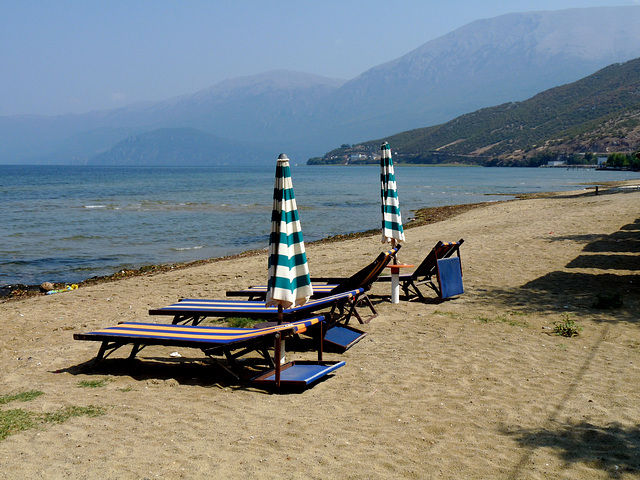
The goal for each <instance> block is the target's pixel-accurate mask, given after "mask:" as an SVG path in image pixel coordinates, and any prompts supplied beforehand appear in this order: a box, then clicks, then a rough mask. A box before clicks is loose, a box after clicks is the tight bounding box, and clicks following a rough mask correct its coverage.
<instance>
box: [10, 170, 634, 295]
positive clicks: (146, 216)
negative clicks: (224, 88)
mask: <svg viewBox="0 0 640 480" xmlns="http://www.w3.org/2000/svg"><path fill="white" fill-rule="evenodd" d="M395 170H396V180H397V182H398V195H399V198H400V205H401V209H402V214H403V219H404V220H405V223H406V221H407V220H408V219H409V218H411V217H412V212H413V211H415V210H417V209H419V208H423V207H434V206H442V205H455V204H463V203H475V202H487V201H498V200H503V199H505V198H509V197H502V196H494V195H496V194H499V195H515V194H518V193H531V192H543V191H562V190H573V189H576V188H581V184H584V183H588V182H604V181H611V180H624V179H637V178H640V174H638V173H637V172H608V171H594V170H567V169H560V168H553V169H551V168H535V169H529V168H481V167H469V168H456V167H403V166H399V167H398V166H396V169H395ZM291 172H292V178H293V186H294V190H295V195H296V200H297V203H298V209H299V213H300V221H301V223H302V228H303V232H304V237H305V241H307V242H311V241H314V240H318V239H321V238H325V237H329V236H332V235H336V234H342V233H349V232H356V231H364V230H369V229H374V228H378V227H379V225H380V222H381V219H380V183H379V182H380V180H379V168H378V167H375V166H371V167H333V166H315V167H310V166H300V167H296V166H293V167H292V169H291ZM274 174H275V161H274V166H273V167H193V168H161V167H156V168H147V167H139V168H138V167H77V166H9V165H5V166H2V165H0V202H1V205H2V209H1V211H0V212H1V213H0V218H1V219H2V222H1V223H2V227H3V234H2V236H1V237H0V285H9V284H17V283H24V284H40V283H42V282H44V281H51V282H78V281H81V280H84V279H86V278H90V277H93V276H96V275H109V274H112V273H114V272H116V271H118V270H120V269H122V268H139V267H141V266H143V265H150V264H163V263H177V262H186V261H191V260H200V259H205V258H212V257H220V256H225V255H230V254H234V253H239V252H242V251H246V250H251V249H258V248H266V247H267V246H268V234H269V229H270V215H271V205H272V194H273V184H274ZM265 269H266V267H265Z"/></svg>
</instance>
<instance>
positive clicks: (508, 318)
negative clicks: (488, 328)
mask: <svg viewBox="0 0 640 480" xmlns="http://www.w3.org/2000/svg"><path fill="white" fill-rule="evenodd" d="M518 316H522V314H519V313H507V314H505V315H500V316H499V317H497V318H489V317H483V316H479V317H476V319H477V320H478V321H479V322H480V323H506V324H507V325H511V326H512V327H520V328H528V327H530V326H531V325H529V322H527V321H526V320H519V319H517V318H514V317H518Z"/></svg>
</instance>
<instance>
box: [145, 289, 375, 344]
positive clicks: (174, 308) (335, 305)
mask: <svg viewBox="0 0 640 480" xmlns="http://www.w3.org/2000/svg"><path fill="white" fill-rule="evenodd" d="M363 303H364V304H365V305H366V306H368V307H370V308H371V309H373V305H372V304H371V301H370V300H369V298H368V297H367V296H366V294H365V291H364V289H363V288H359V289H356V290H351V291H349V292H342V293H338V294H336V295H330V296H328V297H323V298H317V299H311V300H309V301H308V302H307V303H305V304H304V305H301V306H297V307H291V308H285V309H283V310H282V312H281V316H279V314H280V312H278V309H277V307H267V306H266V305H265V302H264V301H252V300H205V299H189V298H185V299H182V300H180V301H179V302H177V303H174V304H173V305H169V306H167V307H163V308H158V309H153V310H149V314H150V315H172V316H173V324H187V323H190V324H192V325H198V324H200V323H201V322H202V321H203V320H204V319H205V318H207V317H244V318H254V319H262V320H264V321H265V323H263V324H261V325H266V324H269V323H272V322H293V321H295V320H298V319H300V318H304V317H307V316H309V315H313V314H314V313H315V312H319V311H324V312H326V313H325V318H326V324H327V326H326V330H327V333H326V338H325V342H326V344H327V346H329V347H330V348H332V349H333V350H335V351H338V352H344V351H346V350H348V349H349V348H350V347H351V346H352V345H353V344H355V343H356V342H358V341H359V340H361V339H362V338H364V337H365V336H366V332H363V331H361V330H358V329H356V328H353V327H350V326H349V325H348V323H349V320H350V319H351V317H355V318H356V319H357V320H358V321H359V322H360V323H367V322H368V321H370V320H371V318H373V315H372V316H369V317H367V318H363V317H362V316H361V315H360V313H359V312H358V307H359V306H361V305H362V304H363ZM339 322H340V323H339Z"/></svg>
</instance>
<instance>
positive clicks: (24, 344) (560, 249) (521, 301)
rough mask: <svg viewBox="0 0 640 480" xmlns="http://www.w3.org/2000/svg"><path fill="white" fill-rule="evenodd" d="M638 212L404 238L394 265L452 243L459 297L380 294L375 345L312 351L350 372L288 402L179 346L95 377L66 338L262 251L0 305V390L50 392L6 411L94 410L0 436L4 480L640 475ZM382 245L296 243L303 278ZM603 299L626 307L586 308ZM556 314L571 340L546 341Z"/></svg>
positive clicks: (171, 297) (491, 212)
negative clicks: (571, 328) (569, 328)
mask: <svg viewBox="0 0 640 480" xmlns="http://www.w3.org/2000/svg"><path fill="white" fill-rule="evenodd" d="M639 207H640V192H639V191H637V190H630V191H628V192H625V193H623V192H619V193H612V194H601V195H598V196H594V194H593V190H590V191H588V192H586V193H585V191H581V192H572V193H567V194H562V195H555V196H552V197H549V198H536V199H527V200H518V201H511V202H500V203H495V204H490V205H488V206H486V207H483V208H478V209H474V210H471V211H468V212H465V213H463V214H461V215H458V216H456V217H454V218H450V219H448V220H445V221H443V222H439V223H435V224H432V225H427V226H423V227H417V228H413V229H408V230H407V232H406V234H407V241H406V245H405V246H404V248H403V250H402V251H401V261H404V262H407V263H415V264H417V263H418V262H419V261H420V260H421V259H422V258H423V257H424V256H425V255H426V253H427V252H428V251H429V250H430V249H431V247H433V245H434V244H435V243H436V242H437V241H438V240H445V241H447V240H457V239H459V238H464V240H465V243H464V245H463V246H462V249H461V251H462V261H463V269H464V283H465V289H466V293H465V294H464V295H463V296H460V297H459V298H456V299H453V300H450V301H447V302H444V303H441V304H435V303H431V304H423V303H415V302H411V303H409V302H401V303H400V304H398V305H392V304H391V303H390V302H389V297H388V294H389V292H388V289H389V284H377V285H376V286H375V287H374V293H376V294H377V295H379V296H377V297H376V298H375V301H376V303H377V307H378V309H379V312H380V315H379V316H378V318H376V319H375V320H373V321H372V322H371V323H370V324H368V325H365V326H364V327H363V329H364V330H366V331H367V332H368V333H369V335H368V336H367V337H366V338H365V339H364V340H362V341H361V342H360V343H359V344H357V345H355V346H354V347H353V348H352V349H351V350H349V351H348V352H347V353H345V354H343V355H338V354H329V355H326V358H327V359H333V360H336V359H342V360H345V361H346V366H344V367H343V368H341V369H339V370H337V371H336V372H335V374H334V375H333V376H331V377H330V378H328V379H327V380H326V381H323V382H320V383H318V384H317V385H315V386H314V387H313V388H310V389H307V390H304V391H302V392H299V393H287V394H274V393H270V392H268V391H264V390H261V389H258V388H255V387H251V386H246V385H238V384H234V383H233V382H231V381H230V378H229V376H227V375H226V374H225V373H224V371H223V370H221V369H220V368H219V367H216V366H215V365H214V364H212V363H211V362H210V361H208V360H207V359H206V358H205V357H204V356H203V355H202V353H201V352H200V351H198V350H189V349H176V348H164V347H154V348H151V347H150V348H148V349H145V350H143V351H142V352H141V353H140V355H139V357H138V358H139V360H136V361H135V362H134V363H133V364H130V365H128V364H126V362H124V361H123V360H119V359H122V358H124V357H125V356H126V354H127V353H128V352H127V351H123V352H120V351H119V352H117V353H116V354H114V355H113V359H112V357H110V358H109V359H107V360H106V361H105V362H104V363H103V364H102V366H101V368H100V369H98V370H97V371H95V372H93V373H92V372H89V371H87V370H86V369H85V368H84V366H85V364H86V362H88V361H89V360H91V359H92V358H93V357H94V356H95V354H96V352H97V349H98V344H97V343H95V342H80V341H74V340H73V334H74V333H79V332H85V331H90V330H93V329H96V328H99V327H105V326H111V325H115V324H116V323H117V322H120V321H156V322H168V321H169V320H170V319H169V318H162V317H149V316H148V315H147V311H148V310H149V308H155V307H161V306H164V305H166V304H169V303H173V302H174V301H176V300H177V299H178V298H179V297H182V296H190V297H208V298H222V297H223V296H224V292H225V291H226V290H227V289H233V288H238V287H243V286H246V285H249V284H252V283H264V281H265V271H266V256H265V255H264V254H262V255H258V256H252V257H247V258H240V259H236V260H233V261H222V262H215V263H209V264H205V265H202V266H197V267H191V268H186V269H178V270H175V271H171V272H168V273H162V274H153V275H149V276H143V277H135V278H128V279H124V280H119V281H116V282H108V283H102V284H98V285H92V286H87V287H83V288H80V289H78V290H76V291H71V292H66V293H61V294H57V295H50V296H39V297H35V298H28V299H25V300H21V301H8V302H4V303H2V304H0V322H1V325H2V336H1V337H0V396H1V395H9V394H17V393H20V392H24V391H28V390H33V389H36V390H41V391H42V392H44V394H43V395H41V396H40V397H38V398H37V399H35V400H32V401H29V402H11V403H8V404H5V405H0V409H1V410H3V411H8V410H10V409H18V408H21V409H24V410H26V411H30V412H38V413H42V412H55V411H58V410H59V409H61V408H64V407H68V406H88V405H96V406H100V407H103V408H104V409H105V411H106V413H105V414H104V415H102V416H98V417H88V416H81V417H76V418H71V419H69V420H68V421H66V422H64V423H58V424H42V425H39V426H38V427H37V428H34V429H29V430H25V431H21V432H18V433H15V434H13V435H11V436H9V437H7V438H6V439H5V440H2V441H0V478H1V479H27V478H29V479H31V478H74V479H76V478H90V479H93V478H96V479H98V478H100V479H116V478H118V479H121V478H125V479H129V478H131V479H142V478H150V479H151V478H164V479H173V478H184V479H200V478H232V479H233V478H250V477H251V478H293V479H309V478H312V479H325V478H348V479H370V478H462V479H477V478H487V479H489V478H518V479H520V478H522V479H538V478H539V479H542V478H567V479H594V478H595V479H597V478H625V479H631V478H640V427H639V425H640V391H639V389H638V378H639V373H640V370H639V368H638V367H639V366H640V330H639V328H638V321H639V320H638V305H639V302H638V299H639V295H638V293H639V287H640V278H638V275H637V273H638V270H639V269H640V208H639ZM383 248H384V247H383V246H381V244H380V243H379V237H378V236H377V235H376V236H375V237H367V238H360V239H355V240H348V241H344V242H342V243H340V244H314V245H309V246H308V247H307V252H308V257H309V262H310V269H311V272H312V274H313V275H332V274H344V273H348V272H353V271H355V270H356V269H357V268H359V267H361V266H363V265H365V264H367V263H368V262H370V261H371V259H372V258H373V257H374V256H375V255H376V254H377V253H378V252H379V251H381V250H382V249H383ZM599 292H604V293H606V292H614V293H615V292H619V293H622V295H623V299H624V305H623V307H622V308H619V309H613V310H598V309H594V308H592V307H591V305H592V303H593V302H594V300H595V299H596V296H597V294H598V293H599ZM566 315H571V316H572V318H573V319H574V320H575V321H576V322H577V323H578V324H579V325H580V326H581V327H582V328H583V330H582V331H581V332H580V335H579V336H577V337H573V338H565V337H561V336H556V335H553V326H554V322H556V321H562V320H563V319H564V318H565V316H566ZM123 350H124V349H123ZM176 350H178V352H179V353H180V354H181V355H182V357H181V358H173V357H171V356H169V354H170V353H172V352H174V351H176ZM290 356H291V357H293V358H310V357H311V358H313V353H311V352H301V353H296V352H293V353H290ZM98 379H108V382H107V383H106V385H105V386H103V387H100V388H81V387H79V382H80V381H83V380H98Z"/></svg>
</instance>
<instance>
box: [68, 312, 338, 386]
mask: <svg viewBox="0 0 640 480" xmlns="http://www.w3.org/2000/svg"><path fill="white" fill-rule="evenodd" d="M325 322H326V319H325V317H324V315H318V316H315V317H310V318H306V319H303V320H297V321H295V322H291V323H286V324H281V325H270V326H267V327H264V328H230V327H218V326H210V327H208V326H193V325H176V324H171V325H161V324H154V323H129V322H125V323H121V324H120V325H117V326H115V327H109V328H103V329H100V330H96V331H94V332H89V333H77V334H74V336H73V338H74V339H75V340H89V341H98V342H102V345H101V346H100V350H99V351H98V355H97V356H96V358H95V360H94V365H95V364H96V363H97V362H99V361H101V360H102V359H104V358H105V357H107V356H108V355H110V354H111V353H113V352H114V351H115V350H117V349H118V348H120V347H122V346H124V345H133V346H132V350H131V354H130V355H129V359H133V358H134V357H135V356H136V355H137V354H138V353H139V352H140V351H141V350H142V349H143V348H144V347H146V346H148V345H164V346H171V347H186V348H197V349H200V350H202V351H203V352H204V353H205V355H207V356H210V357H212V358H213V356H215V355H218V356H220V355H224V356H225V357H226V359H227V362H228V364H229V367H230V369H228V368H226V367H225V369H226V370H227V371H229V372H230V373H232V374H233V375H234V376H235V377H236V378H238V379H240V375H241V371H240V370H241V369H240V367H239V364H238V362H237V361H236V359H237V358H239V357H241V356H244V355H246V354H248V353H250V352H254V351H257V352H259V353H260V354H261V355H262V357H263V359H264V361H265V363H266V364H267V365H268V366H269V367H271V370H269V371H267V372H263V373H262V374H260V375H259V376H258V377H256V378H255V379H253V380H255V381H256V382H257V383H262V384H275V385H276V386H281V385H297V386H299V385H308V384H310V383H312V382H315V381H317V380H319V379H320V378H322V377H324V376H326V375H327V374H329V373H330V372H332V371H334V370H336V369H337V368H340V367H341V366H343V365H344V362H326V361H323V360H322V352H323V346H322V341H323V337H324V333H323V330H324V327H325ZM308 329H318V330H320V333H319V335H318V337H319V341H320V343H319V347H318V361H317V362H309V361H301V362H291V363H288V364H286V365H282V366H281V365H280V362H279V361H276V362H275V363H274V362H273V360H272V358H271V356H270V355H269V353H268V348H269V347H270V346H274V350H275V354H274V358H276V359H280V351H279V350H280V343H281V341H282V339H283V338H284V337H286V336H289V335H293V334H299V333H302V332H305V331H307V330H308ZM221 365H222V364H221ZM223 367H224V365H223Z"/></svg>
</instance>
